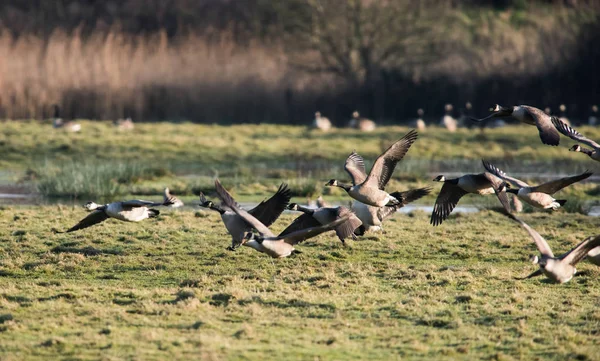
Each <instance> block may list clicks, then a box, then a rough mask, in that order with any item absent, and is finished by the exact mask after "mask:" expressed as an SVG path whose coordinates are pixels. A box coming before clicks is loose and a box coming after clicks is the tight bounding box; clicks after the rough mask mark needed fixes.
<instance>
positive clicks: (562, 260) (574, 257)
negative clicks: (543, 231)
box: [506, 213, 600, 283]
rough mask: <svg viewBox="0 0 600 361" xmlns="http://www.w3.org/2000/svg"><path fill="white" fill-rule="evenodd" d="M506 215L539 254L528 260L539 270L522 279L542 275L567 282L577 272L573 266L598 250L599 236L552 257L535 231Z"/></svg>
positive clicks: (549, 249)
mask: <svg viewBox="0 0 600 361" xmlns="http://www.w3.org/2000/svg"><path fill="white" fill-rule="evenodd" d="M506 215H507V216H508V217H510V218H512V219H513V220H515V221H516V222H518V223H519V224H520V225H521V226H522V227H523V228H525V230H526V231H527V232H528V233H529V235H530V236H531V238H532V239H533V241H534V242H535V245H536V246H537V248H538V250H539V251H540V253H541V255H540V256H539V257H538V256H532V257H531V258H530V259H531V262H532V263H533V264H537V265H538V266H539V267H540V269H539V270H537V271H535V272H533V273H532V274H530V275H529V276H527V277H525V278H523V279H528V278H532V277H535V276H538V275H540V274H542V273H543V274H544V275H546V277H548V278H550V279H551V280H553V281H556V282H559V283H565V282H569V281H570V280H571V278H573V276H574V275H575V273H576V272H577V270H576V269H575V265H576V264H577V263H578V262H579V261H581V260H582V259H584V258H585V257H586V256H588V253H589V252H590V251H592V250H594V251H596V249H600V248H599V247H600V236H592V237H588V238H586V239H585V240H583V241H582V242H581V243H579V244H578V245H577V246H575V247H574V248H573V249H571V250H570V251H569V252H567V253H565V254H563V255H561V256H559V257H554V254H553V253H552V249H551V248H550V246H549V245H548V242H546V240H545V239H544V238H542V236H540V234H539V233H538V232H536V230H535V229H533V228H531V227H530V226H529V225H528V224H527V223H525V222H523V221H522V220H520V219H519V218H517V217H515V216H514V215H513V214H511V213H508V214H506ZM592 258H593V256H592Z"/></svg>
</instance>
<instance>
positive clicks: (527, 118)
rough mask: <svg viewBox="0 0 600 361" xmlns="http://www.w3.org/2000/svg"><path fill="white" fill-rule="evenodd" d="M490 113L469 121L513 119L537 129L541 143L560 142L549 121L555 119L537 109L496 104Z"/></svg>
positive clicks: (558, 135) (526, 106) (555, 143)
mask: <svg viewBox="0 0 600 361" xmlns="http://www.w3.org/2000/svg"><path fill="white" fill-rule="evenodd" d="M490 111H492V112H493V113H492V114H490V115H489V116H487V117H485V118H482V119H476V118H471V119H472V120H474V121H476V122H482V121H485V120H487V119H490V118H507V117H513V118H515V119H517V120H518V121H520V122H522V123H525V124H530V125H535V126H536V127H537V128H538V132H539V133H540V139H541V140H542V143H544V144H548V145H554V146H556V145H558V143H559V142H560V134H559V133H558V131H557V130H556V128H555V127H554V126H553V125H552V120H551V119H553V118H555V117H551V116H550V115H548V114H546V113H544V112H543V111H541V110H540V109H538V108H534V107H531V106H528V105H517V106H513V107H503V106H500V105H499V104H496V106H495V107H494V108H491V109H490Z"/></svg>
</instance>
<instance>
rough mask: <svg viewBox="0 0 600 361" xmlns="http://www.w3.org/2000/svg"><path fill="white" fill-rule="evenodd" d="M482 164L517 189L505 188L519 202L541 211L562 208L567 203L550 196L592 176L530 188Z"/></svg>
mask: <svg viewBox="0 0 600 361" xmlns="http://www.w3.org/2000/svg"><path fill="white" fill-rule="evenodd" d="M482 163H483V167H484V168H485V169H486V170H487V171H488V172H490V173H492V174H493V175H495V176H496V177H498V178H500V179H503V180H505V181H507V182H510V183H512V184H514V185H515V186H517V187H519V188H518V189H514V188H508V187H507V189H506V191H507V192H509V193H512V194H516V195H517V196H518V197H519V198H520V199H521V200H523V201H525V202H526V203H529V204H530V205H532V206H534V207H535V208H541V209H552V210H556V209H558V208H560V207H561V206H563V205H564V204H565V203H566V202H567V201H566V200H564V199H554V197H552V195H553V194H554V193H556V192H558V191H560V190H561V189H563V188H565V187H567V186H570V185H571V184H573V183H576V182H579V181H581V180H584V179H586V178H588V177H589V176H591V175H592V174H593V173H592V172H585V173H582V174H580V175H576V176H572V177H565V178H560V179H557V180H553V181H551V182H547V183H544V184H540V185H538V186H535V187H532V186H530V185H529V184H527V183H525V182H523V181H522V180H519V179H517V178H513V177H509V176H507V175H506V173H504V172H503V171H502V170H500V169H498V167H496V166H494V165H493V164H490V163H488V162H486V161H485V160H482Z"/></svg>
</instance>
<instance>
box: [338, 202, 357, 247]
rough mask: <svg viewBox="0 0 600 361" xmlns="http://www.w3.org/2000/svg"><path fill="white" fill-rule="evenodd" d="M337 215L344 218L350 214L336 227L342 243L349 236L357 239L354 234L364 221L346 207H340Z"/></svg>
mask: <svg viewBox="0 0 600 361" xmlns="http://www.w3.org/2000/svg"><path fill="white" fill-rule="evenodd" d="M337 216H338V217H339V218H344V217H346V216H348V220H347V221H346V222H344V223H342V224H340V225H339V226H337V227H336V228H335V234H336V235H337V236H338V238H339V239H340V241H342V243H343V242H344V240H345V239H346V238H348V237H352V239H356V235H355V234H354V230H355V229H357V228H358V227H360V226H361V225H362V221H361V220H360V219H359V218H358V217H357V216H356V215H355V214H354V213H353V212H352V211H351V210H349V209H348V208H346V207H342V206H340V207H338V213H337Z"/></svg>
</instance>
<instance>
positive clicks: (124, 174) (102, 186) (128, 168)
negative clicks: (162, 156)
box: [34, 161, 164, 199]
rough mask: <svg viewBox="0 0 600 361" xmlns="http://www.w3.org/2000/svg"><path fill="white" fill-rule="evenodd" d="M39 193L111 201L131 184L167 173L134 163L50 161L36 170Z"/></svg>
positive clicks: (125, 191)
mask: <svg viewBox="0 0 600 361" xmlns="http://www.w3.org/2000/svg"><path fill="white" fill-rule="evenodd" d="M34 172H35V174H36V178H37V182H36V187H37V191H38V192H39V193H41V194H42V195H44V196H46V197H77V198H81V197H89V198H95V199H96V198H102V199H110V198H113V197H115V196H118V195H123V194H125V193H128V192H129V187H128V185H130V184H132V183H136V182H138V181H140V180H143V179H151V178H153V177H155V176H157V175H161V174H162V173H164V171H163V170H160V169H154V168H152V167H150V166H148V165H144V164H141V163H133V162H66V163H52V162H48V161H46V162H45V163H44V164H43V165H41V166H39V167H37V168H36V169H35V170H34Z"/></svg>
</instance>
